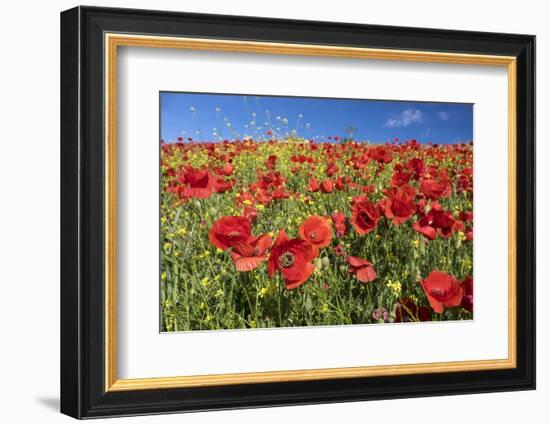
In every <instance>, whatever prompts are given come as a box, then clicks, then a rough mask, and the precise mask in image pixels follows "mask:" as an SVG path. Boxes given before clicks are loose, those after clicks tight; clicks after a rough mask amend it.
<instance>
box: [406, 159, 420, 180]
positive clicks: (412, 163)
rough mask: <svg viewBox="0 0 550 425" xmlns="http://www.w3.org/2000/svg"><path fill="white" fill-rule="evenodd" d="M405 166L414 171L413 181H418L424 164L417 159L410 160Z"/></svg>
mask: <svg viewBox="0 0 550 425" xmlns="http://www.w3.org/2000/svg"><path fill="white" fill-rule="evenodd" d="M407 166H408V167H409V168H411V169H412V170H413V171H414V176H413V177H414V179H415V180H418V179H419V178H420V176H421V175H422V173H423V172H424V162H423V161H422V160H421V159H419V158H412V159H411V160H410V161H409V162H408V164H407Z"/></svg>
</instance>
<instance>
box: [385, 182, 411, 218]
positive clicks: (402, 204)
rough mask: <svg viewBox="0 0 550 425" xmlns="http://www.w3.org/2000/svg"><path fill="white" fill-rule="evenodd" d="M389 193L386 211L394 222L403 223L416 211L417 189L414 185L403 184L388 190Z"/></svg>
mask: <svg viewBox="0 0 550 425" xmlns="http://www.w3.org/2000/svg"><path fill="white" fill-rule="evenodd" d="M387 195H388V197H387V199H386V202H385V210H384V213H385V215H386V217H387V218H389V219H390V220H392V221H393V223H394V224H403V223H404V222H405V221H407V220H408V219H409V218H411V217H412V215H413V214H414V213H415V212H416V204H415V202H414V198H415V196H416V190H415V189H414V188H413V187H411V186H402V187H400V188H399V189H397V190H395V189H394V190H393V191H388V193H387Z"/></svg>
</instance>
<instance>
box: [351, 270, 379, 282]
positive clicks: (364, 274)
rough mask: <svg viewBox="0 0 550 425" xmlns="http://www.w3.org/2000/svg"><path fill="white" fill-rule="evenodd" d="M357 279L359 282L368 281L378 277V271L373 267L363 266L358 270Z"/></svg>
mask: <svg viewBox="0 0 550 425" xmlns="http://www.w3.org/2000/svg"><path fill="white" fill-rule="evenodd" d="M356 276H357V280H358V281H359V282H363V283H367V282H370V281H371V280H374V279H376V272H375V271H374V269H373V268H372V267H368V266H367V267H363V268H361V269H359V270H358V271H357V274H356Z"/></svg>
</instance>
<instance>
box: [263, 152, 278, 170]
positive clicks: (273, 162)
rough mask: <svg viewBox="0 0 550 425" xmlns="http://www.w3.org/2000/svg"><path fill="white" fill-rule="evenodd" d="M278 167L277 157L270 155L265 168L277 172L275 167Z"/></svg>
mask: <svg viewBox="0 0 550 425" xmlns="http://www.w3.org/2000/svg"><path fill="white" fill-rule="evenodd" d="M276 165H277V155H269V157H268V158H267V161H266V162H265V166H266V167H267V168H268V170H271V171H273V170H275V166H276Z"/></svg>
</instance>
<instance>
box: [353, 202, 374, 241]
mask: <svg viewBox="0 0 550 425" xmlns="http://www.w3.org/2000/svg"><path fill="white" fill-rule="evenodd" d="M379 219H380V211H379V209H378V207H377V206H376V205H374V204H373V203H372V202H370V201H369V199H368V198H367V197H366V196H356V197H355V198H353V206H352V210H351V224H352V225H353V227H354V228H355V231H356V232H357V233H358V234H360V235H364V234H367V233H369V232H372V231H373V230H374V229H376V226H377V225H378V220H379Z"/></svg>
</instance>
